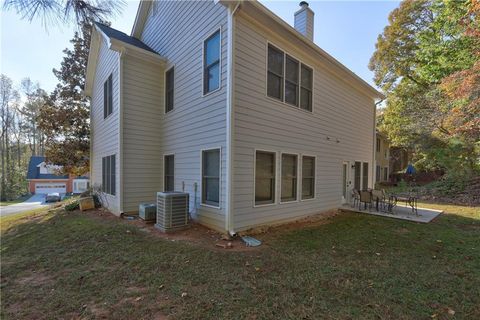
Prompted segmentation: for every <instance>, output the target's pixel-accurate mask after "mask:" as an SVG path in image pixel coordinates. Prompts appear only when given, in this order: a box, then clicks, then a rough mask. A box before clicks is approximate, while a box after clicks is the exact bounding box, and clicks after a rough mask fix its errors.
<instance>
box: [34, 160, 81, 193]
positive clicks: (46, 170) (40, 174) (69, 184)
mask: <svg viewBox="0 0 480 320" xmlns="http://www.w3.org/2000/svg"><path fill="white" fill-rule="evenodd" d="M59 169H61V167H60V166H56V165H49V164H47V163H46V162H45V157H40V156H32V157H31V158H30V162H29V164H28V172H27V181H28V190H29V191H30V193H33V194H45V193H52V192H58V193H69V192H72V193H82V192H84V191H86V190H87V189H88V187H89V179H88V178H87V177H73V176H71V175H59V174H58V170H59Z"/></svg>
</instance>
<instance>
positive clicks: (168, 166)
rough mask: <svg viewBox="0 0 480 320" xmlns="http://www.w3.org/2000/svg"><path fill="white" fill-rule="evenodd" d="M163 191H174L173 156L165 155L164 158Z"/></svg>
mask: <svg viewBox="0 0 480 320" xmlns="http://www.w3.org/2000/svg"><path fill="white" fill-rule="evenodd" d="M163 165H164V182H163V183H164V188H163V189H164V191H175V156H174V155H173V154H170V155H167V156H165V158H164V164H163Z"/></svg>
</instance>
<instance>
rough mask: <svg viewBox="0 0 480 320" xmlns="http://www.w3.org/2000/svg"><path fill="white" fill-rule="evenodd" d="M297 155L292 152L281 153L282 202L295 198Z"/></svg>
mask: <svg viewBox="0 0 480 320" xmlns="http://www.w3.org/2000/svg"><path fill="white" fill-rule="evenodd" d="M297 166H298V157H297V156H296V155H294V154H282V194H281V198H280V200H281V201H282V202H288V201H295V200H297V175H298V170H297Z"/></svg>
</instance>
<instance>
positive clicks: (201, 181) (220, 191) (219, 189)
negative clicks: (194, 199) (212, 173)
mask: <svg viewBox="0 0 480 320" xmlns="http://www.w3.org/2000/svg"><path fill="white" fill-rule="evenodd" d="M212 150H218V151H219V152H220V154H219V156H220V159H219V166H220V168H219V177H218V179H219V181H218V206H214V205H211V204H207V203H203V152H204V151H212ZM222 186H223V185H222V147H213V148H206V149H201V150H200V206H202V207H206V208H212V209H218V210H219V209H221V208H222Z"/></svg>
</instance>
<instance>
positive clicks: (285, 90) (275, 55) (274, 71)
mask: <svg viewBox="0 0 480 320" xmlns="http://www.w3.org/2000/svg"><path fill="white" fill-rule="evenodd" d="M267 56H268V61H267V96H269V97H271V98H275V99H278V100H280V101H282V102H285V103H288V104H290V105H292V106H295V107H297V108H301V109H304V110H307V111H312V92H313V70H312V69H311V68H309V67H307V66H306V65H304V64H303V63H301V62H299V61H298V60H296V59H295V58H293V57H291V56H290V55H288V54H286V53H285V52H283V51H281V50H280V49H277V48H276V47H274V46H272V45H268V55H267Z"/></svg>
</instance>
